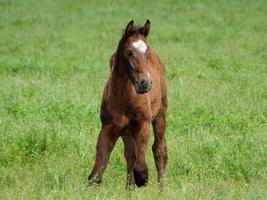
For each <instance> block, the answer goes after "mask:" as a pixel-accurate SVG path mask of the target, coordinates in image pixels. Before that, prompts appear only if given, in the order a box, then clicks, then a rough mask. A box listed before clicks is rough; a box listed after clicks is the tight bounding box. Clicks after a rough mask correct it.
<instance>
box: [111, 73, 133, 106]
mask: <svg viewBox="0 0 267 200" xmlns="http://www.w3.org/2000/svg"><path fill="white" fill-rule="evenodd" d="M109 84H110V87H109V92H110V95H111V96H112V98H114V99H115V101H116V102H118V103H124V102H125V101H127V100H129V98H131V93H132V85H131V82H130V80H129V78H128V77H127V75H126V74H124V73H120V72H116V71H115V70H114V71H112V72H111V77H110V83H109Z"/></svg>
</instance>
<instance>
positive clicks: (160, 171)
mask: <svg viewBox="0 0 267 200" xmlns="http://www.w3.org/2000/svg"><path fill="white" fill-rule="evenodd" d="M149 31H150V21H149V20H147V21H146V23H145V24H144V25H143V26H137V25H135V24H134V21H133V20H131V21H130V22H129V23H128V24H127V26H126V28H125V30H124V31H123V34H122V37H121V39H120V41H119V44H118V47H117V50H116V51H115V53H113V54H112V56H111V58H110V74H109V78H108V80H107V82H106V85H105V87H104V91H103V98H102V103H101V109H100V120H101V123H102V128H101V131H100V134H99V136H98V141H97V145H96V158H95V163H94V167H93V169H92V171H91V173H90V175H89V177H88V181H89V184H90V185H91V184H96V185H99V184H100V183H101V182H102V175H103V173H104V171H105V169H106V167H107V164H108V161H109V157H110V154H111V152H112V150H113V148H114V146H115V144H116V141H117V140H118V138H119V137H121V138H122V140H123V143H124V157H125V159H126V163H127V180H126V188H127V187H128V186H132V187H133V188H134V187H135V185H136V186H137V187H142V186H146V185H147V182H148V166H147V163H146V152H147V149H148V142H149V135H150V127H151V124H152V127H153V132H154V143H153V145H152V151H153V155H154V160H155V165H156V169H157V175H158V178H157V181H158V183H159V185H160V186H163V182H164V172H165V168H166V164H167V158H168V155H167V145H166V140H165V130H166V112H167V107H168V100H167V81H166V77H165V73H166V72H165V67H164V65H163V63H162V61H161V59H160V57H159V55H158V54H157V53H156V51H155V50H153V49H152V48H150V47H149V45H148V43H147V37H148V34H149Z"/></svg>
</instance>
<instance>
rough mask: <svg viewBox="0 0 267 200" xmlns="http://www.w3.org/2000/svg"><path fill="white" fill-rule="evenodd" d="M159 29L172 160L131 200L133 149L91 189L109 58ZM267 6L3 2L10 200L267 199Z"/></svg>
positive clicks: (0, 24)
mask: <svg viewBox="0 0 267 200" xmlns="http://www.w3.org/2000/svg"><path fill="white" fill-rule="evenodd" d="M131 19H134V20H135V22H139V23H140V24H143V23H144V22H145V20H146V19H150V21H151V30H150V35H149V37H148V43H149V44H150V46H151V47H153V48H155V49H156V50H157V52H158V53H159V55H160V56H161V59H162V60H163V61H164V63H165V66H166V70H167V79H168V94H169V109H168V115H167V133H166V140H167V144H168V153H169V160H168V165H167V171H166V184H165V188H164V192H163V193H160V192H159V190H158V187H157V185H156V178H157V176H156V169H155V165H154V160H153V155H152V151H151V145H152V142H153V134H151V138H150V146H149V151H148V165H149V176H150V177H149V184H148V186H147V187H146V188H142V189H136V190H135V191H132V192H129V191H126V190H125V181H126V162H125V159H124V156H123V143H122V141H121V140H119V141H118V143H117V145H116V147H115V149H114V150H113V152H112V155H111V159H110V162H109V165H108V168H107V170H106V172H105V174H104V177H103V183H102V185H101V187H99V188H97V187H90V188H88V187H87V177H88V175H89V172H90V170H91V169H92V165H93V163H94V159H95V157H94V156H95V145H96V141H97V136H98V134H99V130H100V120H99V109H100V103H101V96H102V90H103V87H104V84H105V81H106V79H107V77H108V74H109V57H110V56H111V54H112V53H113V52H114V51H115V50H116V48H117V44H118V40H119V39H120V37H121V33H122V29H123V28H124V27H125V25H126V24H127V22H128V21H129V20H131ZM266 198H267V3H266V1H264V0H255V1H253V0H248V1H241V0H240V1H238V0H231V1H230V0H226V1H212V0H203V1H200V0H198V1H194V0H190V1H182V0H181V1H180V0H179V1H176V0H166V1H141V0H135V1H123V0H118V1H116V2H115V1H102V0H98V1H86V0H78V1H70V0H64V1H55V0H47V1H33V0H25V1H22V0H11V1H8V0H0V199H3V200H4V199H116V200H117V199H205V200H206V199H266Z"/></svg>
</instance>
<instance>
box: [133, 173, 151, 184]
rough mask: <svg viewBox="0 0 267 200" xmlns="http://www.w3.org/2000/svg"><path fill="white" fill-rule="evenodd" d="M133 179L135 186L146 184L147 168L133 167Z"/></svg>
mask: <svg viewBox="0 0 267 200" xmlns="http://www.w3.org/2000/svg"><path fill="white" fill-rule="evenodd" d="M134 179H135V184H136V186H137V187H142V186H146V183H147V181H148V170H143V171H142V170H137V169H134Z"/></svg>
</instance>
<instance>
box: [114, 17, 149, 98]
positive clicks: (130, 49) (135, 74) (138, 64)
mask: <svg viewBox="0 0 267 200" xmlns="http://www.w3.org/2000/svg"><path fill="white" fill-rule="evenodd" d="M149 29H150V21H149V20H147V21H146V23H145V25H144V26H142V27H137V26H135V25H134V21H133V20H132V21H130V22H129V23H128V25H127V26H126V29H125V31H124V33H123V36H122V39H121V41H120V44H119V48H118V51H119V52H120V53H119V52H117V53H118V54H119V55H118V56H119V57H120V58H118V59H122V61H123V62H122V63H123V65H120V68H123V69H120V70H123V72H125V73H126V74H127V76H128V77H129V79H130V80H131V82H132V84H133V85H134V87H135V90H136V92H137V93H138V94H144V93H147V92H149V91H150V90H151V87H152V81H151V77H150V73H149V70H148V57H149V54H150V52H149V47H148V45H147V43H146V38H147V36H148V33H149ZM119 62H120V61H119Z"/></svg>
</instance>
